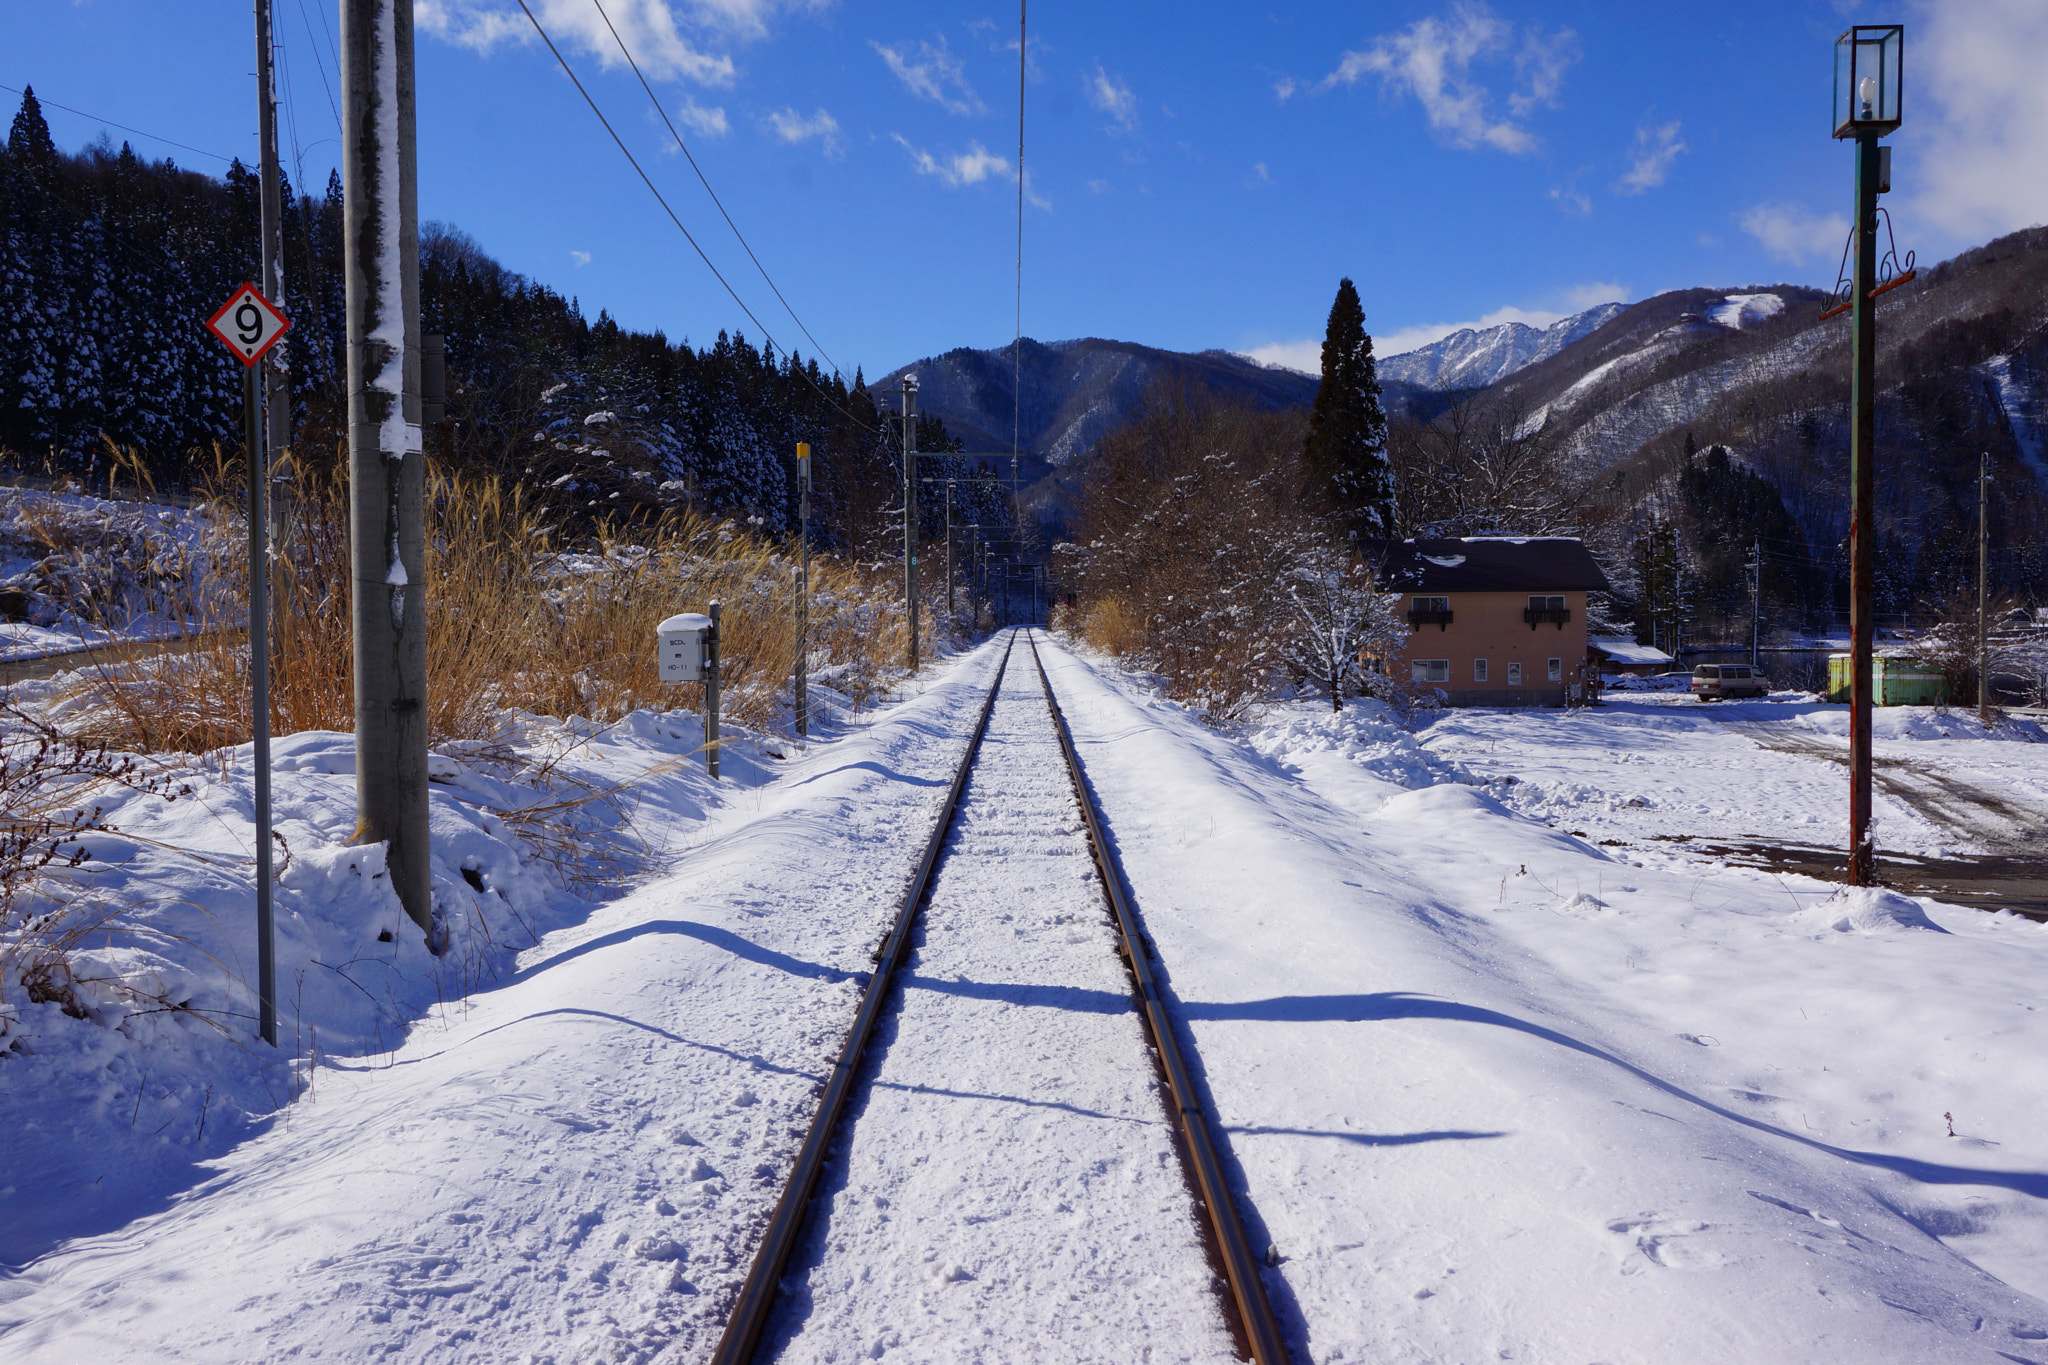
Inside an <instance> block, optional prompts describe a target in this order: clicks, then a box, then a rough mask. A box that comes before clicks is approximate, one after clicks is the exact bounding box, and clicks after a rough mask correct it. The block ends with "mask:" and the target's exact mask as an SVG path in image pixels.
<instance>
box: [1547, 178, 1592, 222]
mask: <svg viewBox="0 0 2048 1365" xmlns="http://www.w3.org/2000/svg"><path fill="white" fill-rule="evenodd" d="M1549 194H1550V197H1551V199H1553V200H1554V201H1556V203H1557V207H1558V208H1559V210H1561V211H1562V212H1565V213H1569V214H1571V215H1573V216H1574V217H1578V218H1583V217H1585V216H1586V215H1587V214H1589V213H1591V212H1592V211H1593V201H1592V200H1590V199H1588V198H1587V197H1586V196H1585V195H1583V194H1581V193H1580V192H1579V190H1578V188H1577V187H1576V186H1572V185H1552V186H1551V187H1550V190H1549Z"/></svg>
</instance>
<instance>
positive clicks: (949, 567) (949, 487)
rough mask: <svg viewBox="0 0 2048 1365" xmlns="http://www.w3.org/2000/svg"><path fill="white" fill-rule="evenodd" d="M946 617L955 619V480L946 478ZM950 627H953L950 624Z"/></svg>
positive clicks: (949, 619)
mask: <svg viewBox="0 0 2048 1365" xmlns="http://www.w3.org/2000/svg"><path fill="white" fill-rule="evenodd" d="M946 619H947V620H948V621H951V620H952V619H953V481H952V480H951V479H948V480H946ZM948 629H951V627H950V626H949V627H948Z"/></svg>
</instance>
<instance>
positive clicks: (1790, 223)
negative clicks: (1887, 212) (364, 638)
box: [1741, 204, 1849, 265]
mask: <svg viewBox="0 0 2048 1365" xmlns="http://www.w3.org/2000/svg"><path fill="white" fill-rule="evenodd" d="M1741 222H1742V230H1743V231H1744V232H1746V233H1748V234H1749V235H1750V236H1752V237H1754V238H1756V240H1757V242H1758V243H1759V244H1761V245H1762V247H1763V249H1764V251H1765V252H1766V253H1767V254H1769V255H1770V256H1772V257H1774V258H1776V259H1778V260H1781V261H1789V262H1791V263H1792V264H1793V265H1804V264H1806V263H1807V262H1808V261H1813V260H1820V261H1825V260H1827V259H1828V258H1829V257H1830V256H1834V255H1836V254H1838V253H1839V252H1840V251H1841V250H1842V244H1843V243H1844V242H1845V241H1847V240H1848V238H1849V220H1848V219H1847V218H1846V217H1844V216H1843V215H1841V214H1839V213H1825V214H1823V213H1815V212H1814V211H1813V210H1811V209H1809V208H1806V207H1805V206H1803V205H1800V204H1758V205H1757V206H1756V207H1754V208H1752V209H1750V210H1749V211H1748V212H1747V213H1744V214H1743V215H1742V219H1741Z"/></svg>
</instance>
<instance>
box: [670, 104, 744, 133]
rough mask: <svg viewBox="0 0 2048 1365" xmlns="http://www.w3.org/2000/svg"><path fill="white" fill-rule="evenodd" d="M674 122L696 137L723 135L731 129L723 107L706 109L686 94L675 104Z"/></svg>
mask: <svg viewBox="0 0 2048 1365" xmlns="http://www.w3.org/2000/svg"><path fill="white" fill-rule="evenodd" d="M676 122H678V123H680V124H682V125H683V127H685V128H687V129H689V130H690V131H691V132H693V133H695V134H696V135H697V136H698V137H724V136H725V135H726V134H727V133H729V132H731V131H732V124H731V122H730V121H728V120H727V119H726V117H725V110H724V109H722V108H718V107H716V106H714V107H712V108H709V109H707V108H705V107H704V106H703V105H701V104H699V103H697V101H695V100H693V99H691V98H690V97H689V96H687V95H685V96H684V97H683V102H682V103H681V104H679V105H677V106H676Z"/></svg>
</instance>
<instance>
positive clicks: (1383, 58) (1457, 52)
mask: <svg viewBox="0 0 2048 1365" xmlns="http://www.w3.org/2000/svg"><path fill="white" fill-rule="evenodd" d="M1510 52H1513V53H1514V57H1513V63H1514V67H1515V73H1516V77H1517V80H1518V81H1519V85H1518V86H1517V88H1515V89H1514V90H1512V91H1511V92H1510V93H1509V95H1508V98H1507V108H1508V117H1506V118H1499V117H1495V116H1494V114H1493V113H1492V112H1491V108H1490V106H1491V105H1492V102H1493V96H1492V92H1491V91H1489V90H1488V88H1487V87H1486V86H1485V85H1483V84H1481V83H1479V82H1478V81H1477V80H1475V79H1473V75H1472V69H1473V66H1474V64H1475V63H1477V62H1481V61H1483V60H1498V59H1500V58H1503V57H1506V56H1507V55H1508V54H1509V53H1510ZM1578 56H1579V49H1578V38H1577V36H1576V35H1574V34H1573V33H1572V32H1571V30H1569V29H1561V30H1559V31H1558V32H1556V33H1553V34H1549V35H1545V34H1544V33H1543V32H1542V31H1541V30H1539V29H1530V30H1528V31H1527V32H1525V33H1524V34H1523V35H1522V41H1521V45H1520V47H1519V49H1517V48H1516V46H1515V26H1514V25H1513V24H1511V23H1509V22H1508V21H1507V20H1505V19H1502V18H1501V17H1500V16H1498V15H1496V14H1495V13H1494V12H1493V11H1492V10H1491V9H1488V8H1487V7H1486V6H1485V5H1484V4H1482V3H1478V0H1459V3H1456V4H1454V5H1452V6H1451V10H1450V13H1449V15H1448V16H1447V17H1445V18H1438V17H1435V16H1431V17H1429V18H1424V19H1418V20H1416V21H1415V22H1414V23H1412V24H1410V25H1409V26H1408V27H1407V28H1405V29H1402V30H1401V31H1400V32H1398V33H1389V34H1382V35H1380V36H1379V37H1378V38H1375V39H1373V41H1372V43H1371V45H1370V46H1368V47H1366V48H1364V49H1362V50H1359V51H1352V52H1346V53H1345V54H1344V55H1343V57H1342V58H1341V59H1340V60H1339V61H1338V63H1337V69H1336V70H1335V71H1332V72H1331V73H1330V74H1329V75H1328V76H1326V77H1325V78H1324V79H1323V81H1322V83H1321V87H1320V88H1322V89H1325V90H1327V89H1329V88H1330V87H1332V86H1335V85H1356V84H1357V83H1358V82H1359V81H1361V80H1363V79H1365V77H1367V76H1377V77H1379V78H1380V82H1381V84H1382V86H1383V87H1384V88H1385V89H1387V90H1389V91H1391V92H1393V93H1394V94H1397V95H1400V94H1408V95H1413V96H1414V97H1415V99H1416V101H1417V102H1418V103H1419V104H1421V105H1422V110H1423V113H1424V114H1425V115H1426V116H1427V117H1428V119H1429V126H1430V127H1431V128H1433V129H1435V130H1436V131H1437V133H1438V134H1439V135H1441V136H1442V137H1443V138H1445V139H1446V140H1447V141H1448V142H1449V143H1450V144H1451V145H1452V146H1454V147H1461V148H1475V147H1492V148H1494V149H1495V150H1496V151H1503V152H1509V153H1514V154H1521V153H1527V152H1533V151H1535V150H1536V147H1537V142H1536V138H1535V136H1534V135H1533V134H1531V133H1530V132H1529V130H1528V129H1526V128H1524V127H1522V126H1521V124H1519V123H1517V122H1516V121H1515V120H1517V119H1523V118H1526V117H1527V116H1528V115H1529V114H1530V113H1531V112H1532V111H1534V110H1535V109H1536V108H1537V107H1538V106H1541V105H1554V104H1556V103H1557V96H1558V92H1559V91H1560V90H1561V89H1562V88H1563V83H1564V73H1565V70H1566V68H1568V67H1569V66H1570V65H1571V64H1572V63H1573V62H1575V61H1577V60H1578Z"/></svg>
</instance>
